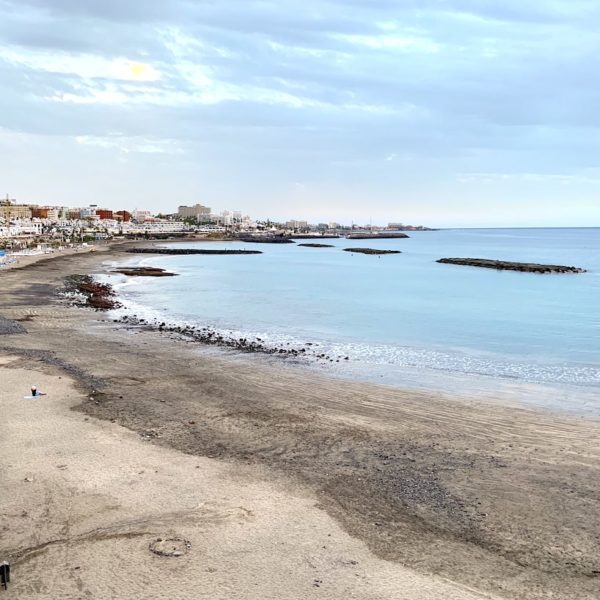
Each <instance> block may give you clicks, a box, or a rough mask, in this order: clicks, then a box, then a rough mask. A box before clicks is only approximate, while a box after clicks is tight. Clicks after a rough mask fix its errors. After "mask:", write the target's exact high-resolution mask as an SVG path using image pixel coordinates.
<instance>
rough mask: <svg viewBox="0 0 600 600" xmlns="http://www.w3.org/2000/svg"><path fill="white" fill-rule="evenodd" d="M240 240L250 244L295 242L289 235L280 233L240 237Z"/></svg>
mask: <svg viewBox="0 0 600 600" xmlns="http://www.w3.org/2000/svg"><path fill="white" fill-rule="evenodd" d="M238 239H239V241H240V242H247V243H249V244H294V243H295V242H294V240H292V239H291V238H289V237H284V236H278V235H266V236H258V235H257V236H249V237H240V238H238Z"/></svg>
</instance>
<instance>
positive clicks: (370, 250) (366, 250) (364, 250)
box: [344, 248, 402, 254]
mask: <svg viewBox="0 0 600 600" xmlns="http://www.w3.org/2000/svg"><path fill="white" fill-rule="evenodd" d="M344 252H356V253H359V254H402V253H401V252H400V250H376V249H375V248H344Z"/></svg>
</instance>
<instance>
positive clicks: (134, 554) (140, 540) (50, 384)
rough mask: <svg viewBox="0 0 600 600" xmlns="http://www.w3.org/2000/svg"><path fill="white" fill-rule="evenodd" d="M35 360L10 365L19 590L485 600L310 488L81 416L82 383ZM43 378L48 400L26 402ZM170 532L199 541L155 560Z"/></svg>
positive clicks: (6, 452)
mask: <svg viewBox="0 0 600 600" xmlns="http://www.w3.org/2000/svg"><path fill="white" fill-rule="evenodd" d="M28 362H29V361H23V360H21V359H19V358H18V357H10V356H4V357H3V360H2V362H1V366H0V380H1V381H2V389H0V406H1V407H2V412H3V414H4V415H5V418H4V419H3V435H2V437H1V439H0V455H1V456H2V457H3V461H2V482H3V485H2V490H1V492H0V504H1V505H2V507H3V511H2V514H1V516H0V527H1V530H2V540H3V542H2V545H3V550H4V552H5V553H6V551H7V549H6V548H7V543H8V544H9V546H8V548H9V550H8V551H9V552H10V554H11V559H12V563H13V567H12V579H13V583H12V584H11V585H10V588H9V589H10V595H9V597H12V598H48V599H50V598H52V599H55V598H79V597H81V598H127V599H128V598H139V597H146V598H181V599H185V598H190V599H191V598H290V599H291V598H306V597H311V596H315V597H323V598H390V599H391V598H406V599H409V598H423V599H430V598H431V599H443V598H447V599H450V600H453V599H456V600H459V599H461V598H465V599H475V598H481V596H480V595H479V594H476V593H470V592H468V591H467V590H465V589H460V588H457V587H456V586H453V585H451V584H449V583H446V582H443V581H440V580H435V579H432V578H428V577H425V576H423V575H418V574H416V573H414V572H413V571H410V570H409V569H405V568H402V567H400V566H398V565H396V564H394V563H391V562H387V561H384V560H380V559H377V558H376V557H374V556H373V555H372V553H371V552H369V550H368V549H367V548H366V547H365V545H364V544H362V543H361V542H360V541H358V540H356V539H353V538H352V537H350V536H349V535H348V534H346V533H345V532H344V531H343V530H342V529H341V528H340V527H339V525H338V524H336V522H335V521H334V520H333V519H332V518H331V517H329V516H328V515H327V514H326V513H325V512H324V511H323V510H320V509H319V508H318V507H317V506H316V505H317V499H316V498H315V497H313V496H311V495H310V494H306V493H305V492H304V491H303V490H300V489H297V488H295V487H294V486H291V485H282V484H281V483H280V484H274V483H268V482H267V481H266V480H265V479H263V478H261V477H257V473H256V472H255V471H254V470H253V469H248V468H243V467H240V466H236V467H233V466H232V465H229V464H227V463H222V462H220V461H216V460H211V459H207V458H199V457H194V456H189V455H185V454H182V453H180V452H177V451H174V450H169V449H166V448H160V447H157V446H154V445H152V444H149V443H147V442H145V441H143V440H144V438H141V437H140V436H139V435H137V434H135V433H133V432H131V431H128V430H126V429H124V428H123V427H120V426H119V425H116V424H112V423H110V422H103V421H99V420H96V419H90V418H88V417H85V416H84V415H82V414H81V413H79V412H73V411H71V410H70V409H71V408H72V407H74V406H76V405H78V404H79V403H80V402H82V401H83V400H84V399H85V398H84V397H83V396H82V393H81V392H80V391H77V390H76V389H75V388H74V386H73V382H72V381H71V380H70V379H69V378H68V377H64V376H62V377H61V376H60V375H57V374H50V373H51V371H49V370H48V369H43V372H40V371H39V370H33V369H31V367H29V366H28ZM58 372H59V371H56V373H58ZM33 380H36V381H37V380H42V381H43V382H44V390H45V391H46V392H47V394H48V395H47V396H44V397H41V398H40V399H39V400H31V401H25V400H23V394H22V392H23V387H24V382H26V381H33ZM159 538H160V539H163V540H167V539H179V540H185V541H187V542H189V549H188V548H187V547H185V549H184V554H183V555H182V556H175V557H169V556H159V555H156V554H154V553H152V552H151V551H150V549H149V548H150V545H151V544H152V543H153V542H154V541H156V540H157V539H159ZM178 547H179V546H178Z"/></svg>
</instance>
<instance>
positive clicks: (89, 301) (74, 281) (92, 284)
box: [59, 275, 121, 310]
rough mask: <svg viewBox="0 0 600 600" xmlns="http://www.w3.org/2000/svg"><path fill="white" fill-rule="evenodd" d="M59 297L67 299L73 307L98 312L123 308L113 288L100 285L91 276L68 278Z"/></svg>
mask: <svg viewBox="0 0 600 600" xmlns="http://www.w3.org/2000/svg"><path fill="white" fill-rule="evenodd" d="M59 296H61V297H63V298H66V299H67V300H68V301H69V302H70V304H71V305H73V306H80V307H89V308H94V309H96V310H112V309H114V308H120V307H121V303H120V302H119V301H118V300H117V298H116V294H115V292H114V290H113V289H112V286H110V285H108V284H107V283H99V282H97V281H95V280H94V278H93V277H91V276H90V275H69V276H68V277H66V278H65V283H64V287H63V289H62V290H61V291H60V292H59Z"/></svg>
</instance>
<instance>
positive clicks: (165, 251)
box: [125, 248, 262, 255]
mask: <svg viewBox="0 0 600 600" xmlns="http://www.w3.org/2000/svg"><path fill="white" fill-rule="evenodd" d="M125 252H130V253H131V254H170V255H183V254H262V252H261V251H260V250H215V249H211V250H209V249H208V248H202V249H200V248H129V250H125Z"/></svg>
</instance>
